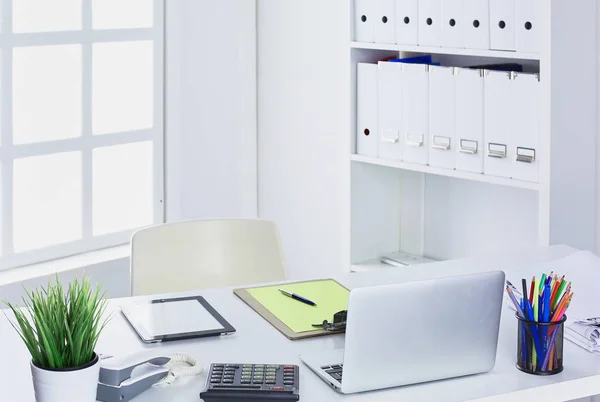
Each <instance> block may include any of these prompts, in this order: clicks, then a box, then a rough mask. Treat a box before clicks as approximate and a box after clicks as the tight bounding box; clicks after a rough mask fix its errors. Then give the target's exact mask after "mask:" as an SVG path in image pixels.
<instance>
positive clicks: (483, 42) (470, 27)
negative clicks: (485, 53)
mask: <svg viewBox="0 0 600 402" xmlns="http://www.w3.org/2000/svg"><path fill="white" fill-rule="evenodd" d="M489 14H490V12H489V3H488V0H464V16H465V20H466V21H465V24H464V25H463V27H464V31H463V35H464V38H465V47H466V48H467V49H489V48H490V15H489Z"/></svg>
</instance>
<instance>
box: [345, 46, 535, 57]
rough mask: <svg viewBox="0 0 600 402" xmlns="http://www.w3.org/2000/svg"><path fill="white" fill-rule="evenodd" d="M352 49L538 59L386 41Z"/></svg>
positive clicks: (503, 53) (525, 54)
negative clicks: (395, 43) (396, 43)
mask: <svg viewBox="0 0 600 402" xmlns="http://www.w3.org/2000/svg"><path fill="white" fill-rule="evenodd" d="M350 47H351V48H352V49H367V50H387V51H393V52H406V53H426V54H450V55H455V56H477V57H490V58H502V59H511V60H539V59H540V55H539V53H521V52H505V51H501V50H480V49H455V48H443V47H432V46H409V45H394V44H388V43H365V42H351V43H350Z"/></svg>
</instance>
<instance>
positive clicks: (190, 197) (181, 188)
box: [165, 0, 257, 221]
mask: <svg viewBox="0 0 600 402" xmlns="http://www.w3.org/2000/svg"><path fill="white" fill-rule="evenodd" d="M166 3H167V12H166V14H167V28H166V44H167V67H166V71H167V73H166V74H167V101H166V104H167V118H166V120H167V138H166V146H165V147H166V156H167V163H166V169H167V172H166V181H167V183H166V184H167V218H168V219H169V220H171V221H172V220H181V219H191V218H208V217H211V218H212V217H256V214H257V205H256V203H257V201H256V199H257V197H256V191H257V190H256V187H257V184H256V6H255V2H254V1H251V0H219V1H214V0H177V1H166Z"/></svg>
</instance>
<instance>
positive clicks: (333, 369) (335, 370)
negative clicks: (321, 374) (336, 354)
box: [321, 364, 344, 383]
mask: <svg viewBox="0 0 600 402" xmlns="http://www.w3.org/2000/svg"><path fill="white" fill-rule="evenodd" d="M343 368H344V365H343V364H334V365H333V366H323V367H321V369H323V370H325V372H326V373H327V374H329V375H330V376H331V377H332V378H333V379H334V380H336V381H339V382H340V383H341V382H342V369H343Z"/></svg>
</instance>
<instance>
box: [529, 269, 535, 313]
mask: <svg viewBox="0 0 600 402" xmlns="http://www.w3.org/2000/svg"><path fill="white" fill-rule="evenodd" d="M534 286H535V276H534V277H533V278H531V289H529V302H530V303H531V305H532V306H533V287H534Z"/></svg>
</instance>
